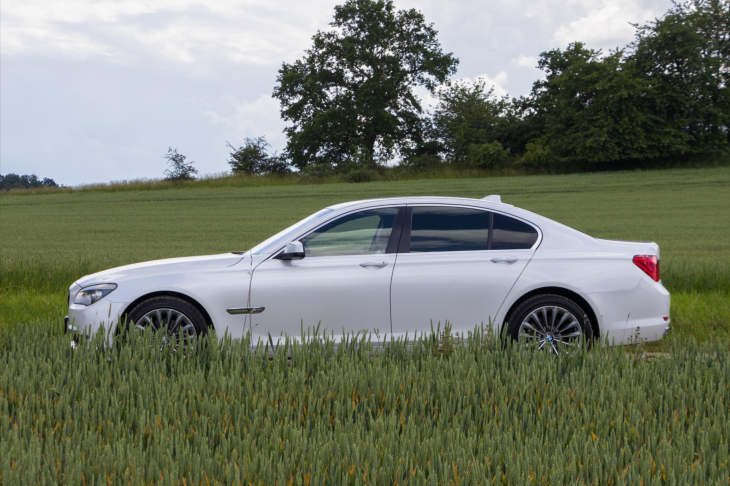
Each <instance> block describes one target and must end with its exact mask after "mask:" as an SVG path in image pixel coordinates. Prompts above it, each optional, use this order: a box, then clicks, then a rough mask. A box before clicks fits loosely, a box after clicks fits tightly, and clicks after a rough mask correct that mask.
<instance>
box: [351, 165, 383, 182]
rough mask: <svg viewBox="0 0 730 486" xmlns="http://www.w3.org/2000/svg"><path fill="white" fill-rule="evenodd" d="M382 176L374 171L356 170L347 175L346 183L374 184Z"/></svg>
mask: <svg viewBox="0 0 730 486" xmlns="http://www.w3.org/2000/svg"><path fill="white" fill-rule="evenodd" d="M379 178H380V174H378V173H377V172H376V171H374V170H372V169H365V168H360V169H355V170H352V171H350V172H348V173H347V174H346V175H345V182H351V183H358V182H372V181H375V180H378V179H379Z"/></svg>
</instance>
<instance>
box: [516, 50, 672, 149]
mask: <svg viewBox="0 0 730 486" xmlns="http://www.w3.org/2000/svg"><path fill="white" fill-rule="evenodd" d="M538 67H539V68H540V69H541V70H543V71H544V72H545V79H543V80H539V81H537V82H535V84H534V85H533V90H532V95H531V98H530V100H529V101H528V102H527V104H528V106H529V107H530V109H531V114H530V117H531V118H532V120H530V123H531V125H532V127H533V129H534V130H535V131H536V133H535V134H534V135H535V139H537V138H541V139H542V142H540V143H539V144H538V143H537V142H536V141H532V142H531V146H532V147H536V146H538V145H540V146H541V147H543V148H544V149H547V150H549V151H550V152H551V153H552V154H554V155H556V156H557V157H559V158H560V159H562V160H567V161H588V162H607V161H617V160H627V159H640V158H650V157H656V156H658V155H661V153H662V151H661V150H660V146H661V143H660V140H659V138H660V137H659V132H660V130H657V127H658V126H660V124H661V123H662V120H661V119H660V118H659V117H658V115H657V114H655V113H653V112H651V110H648V109H647V105H646V102H645V100H644V98H645V93H646V85H645V83H644V82H643V80H642V78H641V77H640V76H638V75H637V73H636V71H635V69H634V67H633V66H632V65H631V64H629V63H626V62H624V56H623V52H622V51H617V52H613V53H611V54H609V55H607V56H603V55H602V54H601V51H595V50H592V49H587V48H586V47H585V46H584V45H583V44H582V43H580V42H576V43H573V44H570V45H569V46H568V48H567V49H566V50H565V51H562V50H560V49H554V50H551V51H548V52H544V53H542V54H541V55H540V60H539V63H538ZM544 141H547V146H544Z"/></svg>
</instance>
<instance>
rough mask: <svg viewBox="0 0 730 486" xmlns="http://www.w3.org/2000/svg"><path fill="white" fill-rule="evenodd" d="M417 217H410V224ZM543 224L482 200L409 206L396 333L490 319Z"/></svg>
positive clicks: (394, 296)
mask: <svg viewBox="0 0 730 486" xmlns="http://www.w3.org/2000/svg"><path fill="white" fill-rule="evenodd" d="M409 223H410V224H409ZM537 240H538V231H537V229H536V228H535V227H534V226H532V225H530V224H528V223H526V222H524V221H521V220H518V219H515V218H512V217H510V216H507V215H503V214H501V213H493V212H490V211H486V210H484V209H481V208H474V207H463V206H446V205H441V206H436V205H418V206H409V208H408V210H407V211H406V215H405V220H404V223H403V233H402V236H401V239H400V245H399V251H398V264H397V265H396V267H395V270H394V272H393V282H392V284H391V317H392V323H393V324H392V325H393V335H394V336H400V335H404V334H405V333H406V332H407V333H408V335H409V337H412V336H414V333H416V332H418V333H422V332H429V331H430V329H431V325H432V323H433V327H434V329H435V328H436V326H437V325H438V323H440V324H441V327H442V328H443V326H444V324H445V322H446V321H448V322H450V323H451V325H452V329H453V331H455V332H461V333H466V332H468V331H471V330H473V329H474V327H475V326H478V325H482V324H484V325H485V326H486V325H488V324H489V323H490V322H491V321H492V320H493V319H494V317H495V316H496V315H497V312H498V311H499V308H500V306H501V305H502V302H503V301H504V299H505V298H506V296H507V294H508V293H509V291H510V289H511V288H512V286H513V285H514V283H515V281H516V280H517V278H518V277H519V275H520V274H521V273H522V271H523V270H524V268H525V266H526V265H527V263H528V262H529V261H530V259H531V258H532V255H533V253H534V246H536V244H537Z"/></svg>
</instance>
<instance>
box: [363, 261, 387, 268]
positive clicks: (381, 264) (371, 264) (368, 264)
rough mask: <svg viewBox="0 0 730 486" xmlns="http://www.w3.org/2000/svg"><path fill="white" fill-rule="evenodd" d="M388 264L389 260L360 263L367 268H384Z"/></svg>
mask: <svg viewBox="0 0 730 486" xmlns="http://www.w3.org/2000/svg"><path fill="white" fill-rule="evenodd" d="M387 264H388V262H363V263H361V264H360V266H361V267H363V268H367V267H378V268H383V267H384V266H386V265H387Z"/></svg>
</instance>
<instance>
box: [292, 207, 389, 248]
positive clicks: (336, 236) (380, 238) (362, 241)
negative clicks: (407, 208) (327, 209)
mask: <svg viewBox="0 0 730 486" xmlns="http://www.w3.org/2000/svg"><path fill="white" fill-rule="evenodd" d="M397 214H398V208H379V209H369V210H367V211H360V212H357V213H353V214H348V215H346V216H343V217H341V218H338V219H336V220H334V221H332V222H330V223H328V224H326V225H324V226H323V227H321V228H319V229H318V230H316V231H314V232H312V233H310V234H309V235H307V236H305V237H304V238H302V244H303V245H304V254H305V255H306V256H307V257H317V256H344V255H369V254H380V253H385V251H386V249H387V247H388V240H389V239H390V233H391V231H392V230H393V223H394V222H395V217H396V215H397Z"/></svg>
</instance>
